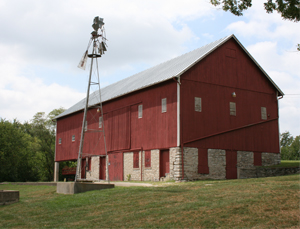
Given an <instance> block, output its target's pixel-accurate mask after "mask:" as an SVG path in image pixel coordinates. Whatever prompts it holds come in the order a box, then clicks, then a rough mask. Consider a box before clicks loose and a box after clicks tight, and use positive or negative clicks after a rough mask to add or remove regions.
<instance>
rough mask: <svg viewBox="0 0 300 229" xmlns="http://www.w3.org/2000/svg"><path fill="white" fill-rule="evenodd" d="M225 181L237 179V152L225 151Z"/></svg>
mask: <svg viewBox="0 0 300 229" xmlns="http://www.w3.org/2000/svg"><path fill="white" fill-rule="evenodd" d="M226 179H237V151H233V150H226Z"/></svg>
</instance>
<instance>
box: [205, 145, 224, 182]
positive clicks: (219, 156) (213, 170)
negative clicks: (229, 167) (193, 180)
mask: <svg viewBox="0 0 300 229" xmlns="http://www.w3.org/2000/svg"><path fill="white" fill-rule="evenodd" d="M208 167H209V176H208V177H207V178H210V179H226V151H225V150H221V149H208Z"/></svg>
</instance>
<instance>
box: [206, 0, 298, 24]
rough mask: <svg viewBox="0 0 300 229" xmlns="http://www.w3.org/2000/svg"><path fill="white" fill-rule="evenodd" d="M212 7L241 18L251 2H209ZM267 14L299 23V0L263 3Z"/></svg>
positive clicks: (273, 0)
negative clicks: (220, 6)
mask: <svg viewBox="0 0 300 229" xmlns="http://www.w3.org/2000/svg"><path fill="white" fill-rule="evenodd" d="M210 2H211V4H213V5H214V6H219V5H222V9H223V10H225V11H230V12H231V13H233V14H234V15H236V16H242V15H243V11H244V10H247V9H248V8H249V7H251V6H252V0H240V1H238V0H222V1H220V0H210ZM264 7H265V10H266V11H267V13H273V12H274V11H277V12H278V13H279V14H280V15H281V17H282V18H283V19H287V20H291V21H294V22H298V21H300V0H268V1H267V2H265V3H264Z"/></svg>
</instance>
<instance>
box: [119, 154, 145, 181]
mask: <svg viewBox="0 0 300 229" xmlns="http://www.w3.org/2000/svg"><path fill="white" fill-rule="evenodd" d="M123 158H124V164H123V169H124V173H123V174H124V177H123V179H124V181H127V180H128V178H127V176H128V175H129V174H130V175H131V180H141V152H139V168H133V152H128V153H124V155H123Z"/></svg>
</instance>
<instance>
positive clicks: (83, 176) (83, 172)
mask: <svg viewBox="0 0 300 229" xmlns="http://www.w3.org/2000/svg"><path fill="white" fill-rule="evenodd" d="M85 165H86V159H85V158H84V159H83V158H82V159H81V179H85Z"/></svg>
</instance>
